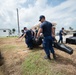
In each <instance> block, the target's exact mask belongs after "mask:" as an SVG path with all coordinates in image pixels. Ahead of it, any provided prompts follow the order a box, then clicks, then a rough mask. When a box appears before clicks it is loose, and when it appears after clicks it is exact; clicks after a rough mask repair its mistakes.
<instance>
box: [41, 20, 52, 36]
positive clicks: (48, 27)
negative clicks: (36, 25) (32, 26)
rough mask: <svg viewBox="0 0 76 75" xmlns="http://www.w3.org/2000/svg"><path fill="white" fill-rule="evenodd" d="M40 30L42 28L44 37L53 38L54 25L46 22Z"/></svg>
mask: <svg viewBox="0 0 76 75" xmlns="http://www.w3.org/2000/svg"><path fill="white" fill-rule="evenodd" d="M40 28H42V30H43V32H42V33H43V35H44V37H46V36H52V23H50V22H48V21H44V22H43V23H42V24H41V26H40Z"/></svg>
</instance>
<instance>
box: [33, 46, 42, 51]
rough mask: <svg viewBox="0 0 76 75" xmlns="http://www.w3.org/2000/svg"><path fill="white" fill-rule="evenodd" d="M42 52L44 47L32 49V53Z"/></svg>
mask: <svg viewBox="0 0 76 75" xmlns="http://www.w3.org/2000/svg"><path fill="white" fill-rule="evenodd" d="M40 50H43V47H41V46H38V47H34V48H33V49H32V52H36V51H40Z"/></svg>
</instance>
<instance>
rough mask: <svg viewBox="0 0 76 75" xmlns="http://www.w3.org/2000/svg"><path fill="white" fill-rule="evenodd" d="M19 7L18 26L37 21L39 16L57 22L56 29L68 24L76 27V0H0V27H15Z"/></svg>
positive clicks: (30, 24) (28, 24)
mask: <svg viewBox="0 0 76 75" xmlns="http://www.w3.org/2000/svg"><path fill="white" fill-rule="evenodd" d="M16 8H18V9H19V17H20V28H21V29H22V28H23V27H28V28H31V27H32V26H34V25H36V24H38V23H39V16H40V15H45V16H46V20H48V21H50V22H56V23H57V27H56V28H57V29H61V27H64V28H65V29H68V28H69V27H70V26H71V27H72V28H74V29H76V0H0V29H1V28H11V29H12V28H16V29H17V11H16Z"/></svg>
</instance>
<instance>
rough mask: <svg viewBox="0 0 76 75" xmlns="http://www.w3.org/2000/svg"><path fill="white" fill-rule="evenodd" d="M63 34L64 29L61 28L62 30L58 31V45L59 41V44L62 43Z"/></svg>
mask: <svg viewBox="0 0 76 75" xmlns="http://www.w3.org/2000/svg"><path fill="white" fill-rule="evenodd" d="M63 34H64V28H62V30H60V32H59V41H58V42H59V43H60V41H61V43H63V37H62V36H63Z"/></svg>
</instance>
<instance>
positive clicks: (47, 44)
mask: <svg viewBox="0 0 76 75" xmlns="http://www.w3.org/2000/svg"><path fill="white" fill-rule="evenodd" d="M52 43H53V39H52V36H47V37H44V40H43V47H44V50H45V53H46V55H47V56H50V52H51V53H52V54H54V49H53V47H52Z"/></svg>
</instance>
